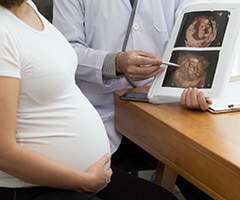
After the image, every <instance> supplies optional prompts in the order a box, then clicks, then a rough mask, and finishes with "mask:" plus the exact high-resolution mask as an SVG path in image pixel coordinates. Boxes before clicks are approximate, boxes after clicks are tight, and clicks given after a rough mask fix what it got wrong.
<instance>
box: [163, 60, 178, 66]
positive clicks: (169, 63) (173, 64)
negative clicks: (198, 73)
mask: <svg viewBox="0 0 240 200" xmlns="http://www.w3.org/2000/svg"><path fill="white" fill-rule="evenodd" d="M162 65H168V66H173V67H179V66H180V65H178V64H176V63H172V62H165V61H162Z"/></svg>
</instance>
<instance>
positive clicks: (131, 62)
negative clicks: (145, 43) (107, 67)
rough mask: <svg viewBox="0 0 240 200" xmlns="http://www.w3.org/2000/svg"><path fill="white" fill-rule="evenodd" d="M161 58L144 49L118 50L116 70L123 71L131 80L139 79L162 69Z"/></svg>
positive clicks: (119, 72) (151, 75) (143, 78)
mask: <svg viewBox="0 0 240 200" xmlns="http://www.w3.org/2000/svg"><path fill="white" fill-rule="evenodd" d="M161 64H162V59H161V58H159V57H157V56H155V55H153V54H151V53H148V52H145V51H141V50H138V51H137V50H131V51H127V52H120V53H119V54H118V55H117V57H116V71H117V73H118V74H121V73H124V74H125V75H126V76H128V78H130V79H131V80H133V81H141V80H145V79H148V78H151V77H154V76H156V75H157V74H159V73H161V72H163V71H164V69H165V68H163V67H161V66H160V65H161Z"/></svg>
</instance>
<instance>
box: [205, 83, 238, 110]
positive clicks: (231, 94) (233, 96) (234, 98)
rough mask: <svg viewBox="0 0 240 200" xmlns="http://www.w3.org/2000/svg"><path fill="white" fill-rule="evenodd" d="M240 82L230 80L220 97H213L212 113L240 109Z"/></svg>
mask: <svg viewBox="0 0 240 200" xmlns="http://www.w3.org/2000/svg"><path fill="white" fill-rule="evenodd" d="M239 91H240V82H229V83H228V85H227V86H226V88H225V90H224V94H223V95H222V97H220V98H215V99H212V101H213V104H212V105H211V106H210V107H209V109H208V111H209V112H211V113H215V114H217V113H227V112H237V111H240V93H239Z"/></svg>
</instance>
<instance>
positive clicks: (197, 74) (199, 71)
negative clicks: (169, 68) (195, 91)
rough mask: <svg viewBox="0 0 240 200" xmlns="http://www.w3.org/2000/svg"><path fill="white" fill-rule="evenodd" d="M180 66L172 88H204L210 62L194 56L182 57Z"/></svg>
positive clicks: (179, 62) (175, 74)
mask: <svg viewBox="0 0 240 200" xmlns="http://www.w3.org/2000/svg"><path fill="white" fill-rule="evenodd" d="M178 64H180V67H179V68H178V69H177V70H175V73H174V76H173V79H172V83H171V85H172V86H175V87H183V88H187V87H198V88H203V87H204V84H205V80H206V76H207V72H206V69H207V67H208V65H209V62H208V61H207V60H206V59H205V58H204V57H203V56H199V55H194V54H186V55H180V57H179V60H178Z"/></svg>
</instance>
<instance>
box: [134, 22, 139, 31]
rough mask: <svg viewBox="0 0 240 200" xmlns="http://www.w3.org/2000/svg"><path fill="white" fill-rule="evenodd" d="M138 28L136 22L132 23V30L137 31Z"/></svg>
mask: <svg viewBox="0 0 240 200" xmlns="http://www.w3.org/2000/svg"><path fill="white" fill-rule="evenodd" d="M139 28H140V26H139V24H138V23H135V24H133V30H135V31H137V30H138V29H139Z"/></svg>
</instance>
